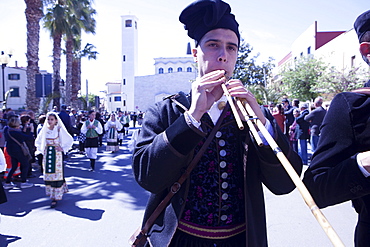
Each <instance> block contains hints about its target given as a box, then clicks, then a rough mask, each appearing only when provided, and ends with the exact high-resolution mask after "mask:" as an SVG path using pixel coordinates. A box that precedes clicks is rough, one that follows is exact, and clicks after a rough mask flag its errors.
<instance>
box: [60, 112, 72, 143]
mask: <svg viewBox="0 0 370 247" xmlns="http://www.w3.org/2000/svg"><path fill="white" fill-rule="evenodd" d="M58 116H59V118H60V119H61V120H62V122H63V125H64V126H65V128H66V129H67V131H68V133H69V134H70V135H71V136H73V130H72V125H71V119H70V117H69V114H68V113H67V106H66V105H61V106H60V112H59V114H58Z"/></svg>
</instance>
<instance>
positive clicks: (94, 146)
mask: <svg viewBox="0 0 370 247" xmlns="http://www.w3.org/2000/svg"><path fill="white" fill-rule="evenodd" d="M88 126H95V128H88ZM81 132H82V133H84V134H85V135H86V139H85V152H86V156H87V157H88V158H89V159H90V170H91V171H93V170H95V160H96V159H97V157H98V156H97V153H98V146H99V135H101V134H102V133H103V127H102V125H101V123H100V122H99V121H98V120H96V119H94V120H90V119H87V120H86V122H85V123H84V124H83V125H82V127H81Z"/></svg>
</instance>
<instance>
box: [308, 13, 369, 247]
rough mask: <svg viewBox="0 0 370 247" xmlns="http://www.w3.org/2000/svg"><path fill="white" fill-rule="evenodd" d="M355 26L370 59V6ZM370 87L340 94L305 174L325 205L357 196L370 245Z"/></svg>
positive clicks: (360, 235)
mask: <svg viewBox="0 0 370 247" xmlns="http://www.w3.org/2000/svg"><path fill="white" fill-rule="evenodd" d="M354 28H355V30H356V33H357V35H358V39H359V42H360V52H361V54H362V56H363V58H364V60H365V61H366V62H367V63H368V64H370V63H369V58H370V11H366V12H365V13H363V14H361V15H360V16H359V17H358V18H357V19H356V21H355V24H354ZM369 92H370V89H369V88H365V89H362V90H357V91H356V90H355V91H354V92H344V93H340V94H338V95H336V96H335V98H334V99H333V101H332V103H331V104H330V108H329V110H328V112H327V113H326V116H325V118H324V121H323V123H322V127H321V136H320V140H319V143H318V147H317V150H316V152H315V153H314V155H313V159H312V162H311V165H310V167H309V168H308V170H307V171H306V172H305V175H304V179H303V181H304V183H305V184H306V186H307V188H308V189H309V191H310V192H311V194H312V196H313V197H314V199H315V201H316V204H317V205H318V206H319V207H321V208H324V207H327V206H331V205H335V204H339V203H342V202H345V201H348V200H352V202H353V206H354V208H355V210H356V212H357V213H358V214H359V217H358V222H357V226H356V231H355V246H369V243H370V180H369V179H370V151H369V150H370V124H369V119H370V111H369V109H370V98H369Z"/></svg>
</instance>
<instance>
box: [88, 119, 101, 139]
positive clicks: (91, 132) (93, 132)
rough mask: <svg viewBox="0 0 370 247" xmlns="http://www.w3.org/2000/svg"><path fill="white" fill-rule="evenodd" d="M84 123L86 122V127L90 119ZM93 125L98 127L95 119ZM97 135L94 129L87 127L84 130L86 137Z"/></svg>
mask: <svg viewBox="0 0 370 247" xmlns="http://www.w3.org/2000/svg"><path fill="white" fill-rule="evenodd" d="M85 124H86V127H88V126H89V125H90V120H87V121H86V122H85ZM93 125H95V127H98V126H99V122H98V120H96V119H95V120H94V122H93ZM98 136H99V134H98V132H96V130H95V129H88V130H87V132H86V137H87V138H96V137H98Z"/></svg>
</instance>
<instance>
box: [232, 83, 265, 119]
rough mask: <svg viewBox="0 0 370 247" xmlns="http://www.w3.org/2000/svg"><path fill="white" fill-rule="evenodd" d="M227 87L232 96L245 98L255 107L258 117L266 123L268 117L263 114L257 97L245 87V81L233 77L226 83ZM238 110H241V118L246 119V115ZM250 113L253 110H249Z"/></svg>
mask: <svg viewBox="0 0 370 247" xmlns="http://www.w3.org/2000/svg"><path fill="white" fill-rule="evenodd" d="M226 87H227V90H228V91H229V93H230V95H231V96H232V97H235V98H239V99H245V100H246V101H247V103H248V104H249V105H250V106H251V108H252V109H253V111H254V113H255V114H256V116H257V118H258V119H259V120H260V121H261V122H262V124H265V123H266V118H265V116H264V115H263V113H262V111H261V108H260V105H259V104H258V102H257V100H256V98H255V97H254V95H253V94H252V93H251V92H249V91H248V90H247V89H246V88H245V87H244V85H243V83H242V82H241V81H240V80H237V79H231V80H230V81H228V82H227V83H226ZM238 111H239V115H240V117H241V119H243V120H244V121H246V119H245V118H244V116H242V114H241V112H240V110H238ZM248 114H251V112H248Z"/></svg>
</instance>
